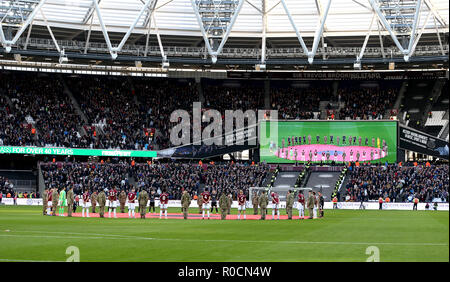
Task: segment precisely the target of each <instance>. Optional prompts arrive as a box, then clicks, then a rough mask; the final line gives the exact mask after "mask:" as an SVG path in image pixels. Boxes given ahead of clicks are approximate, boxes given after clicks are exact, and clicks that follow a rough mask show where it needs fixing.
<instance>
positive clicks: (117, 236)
mask: <svg viewBox="0 0 450 282" xmlns="http://www.w3.org/2000/svg"><path fill="white" fill-rule="evenodd" d="M18 232H35V233H52V232H40V231H18ZM53 233H57V234H61V233H62V234H69V235H86V236H83V237H78V236H70V237H68V236H51V235H50V236H49V235H45V236H41V235H20V234H0V237H1V236H5V237H35V238H58V239H122V240H157V241H183V242H212V243H217V242H224V243H268V244H277V243H279V244H326V245H369V246H373V245H398V246H448V243H420V242H418V243H407V242H376V243H375V242H339V241H336V242H330V241H328V242H326V241H325V242H323V241H322V242H321V241H268V240H264V241H261V240H255V241H251V240H197V239H184V238H183V239H179V238H151V237H138V236H123V235H114V234H92V235H97V236H89V235H90V234H88V233H71V232H53Z"/></svg>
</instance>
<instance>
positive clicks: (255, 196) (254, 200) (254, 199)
mask: <svg viewBox="0 0 450 282" xmlns="http://www.w3.org/2000/svg"><path fill="white" fill-rule="evenodd" d="M258 201H259V199H258V194H256V192H253V197H252V205H253V214H254V215H257V214H258Z"/></svg>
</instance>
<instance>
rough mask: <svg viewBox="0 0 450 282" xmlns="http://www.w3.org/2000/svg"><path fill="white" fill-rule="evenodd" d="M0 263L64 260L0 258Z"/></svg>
mask: <svg viewBox="0 0 450 282" xmlns="http://www.w3.org/2000/svg"><path fill="white" fill-rule="evenodd" d="M0 261H6V262H8V261H9V262H64V261H62V260H30V259H2V258H0Z"/></svg>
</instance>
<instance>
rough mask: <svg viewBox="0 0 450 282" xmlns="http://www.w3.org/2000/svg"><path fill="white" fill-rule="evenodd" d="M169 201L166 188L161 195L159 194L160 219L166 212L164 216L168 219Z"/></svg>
mask: <svg viewBox="0 0 450 282" xmlns="http://www.w3.org/2000/svg"><path fill="white" fill-rule="evenodd" d="M168 203H169V194H167V193H166V188H164V189H163V190H162V193H161V195H159V219H161V218H162V214H163V212H164V217H165V218H166V219H167V204H168Z"/></svg>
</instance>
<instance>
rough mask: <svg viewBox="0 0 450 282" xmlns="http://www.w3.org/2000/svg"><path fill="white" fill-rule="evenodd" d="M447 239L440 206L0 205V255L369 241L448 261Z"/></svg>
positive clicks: (103, 254) (155, 256) (328, 249)
mask: <svg viewBox="0 0 450 282" xmlns="http://www.w3.org/2000/svg"><path fill="white" fill-rule="evenodd" d="M196 210H197V209H191V212H195V211H196ZM169 212H179V209H175V208H174V209H170V210H169ZM233 213H236V211H233ZM282 213H284V211H282ZM269 214H270V215H271V211H270V210H269ZM270 217H271V216H269V218H270ZM7 230H8V231H7ZM448 243H449V213H448V212H443V211H369V210H364V211H359V210H355V211H353V210H325V217H324V218H322V219H317V220H303V221H299V220H295V221H288V220H280V221H277V220H275V221H272V220H266V221H264V222H263V221H259V220H247V221H237V220H229V221H220V220H187V221H186V220H180V219H167V220H165V219H162V220H160V219H145V220H141V219H120V218H119V219H109V218H104V219H100V218H67V217H50V216H42V215H41V207H25V206H0V261H2V262H4V261H65V260H66V259H67V258H68V257H69V255H66V249H67V248H68V247H69V246H75V247H77V248H79V250H80V261H108V262H109V261H163V262H165V261H177V262H182V261H220V262H238V261H255V262H266V261H356V262H364V261H366V260H367V258H368V257H369V256H370V255H367V254H366V249H367V248H368V247H369V246H376V247H377V248H378V249H379V254H380V261H382V262H384V261H445V262H448V261H449V245H448Z"/></svg>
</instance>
